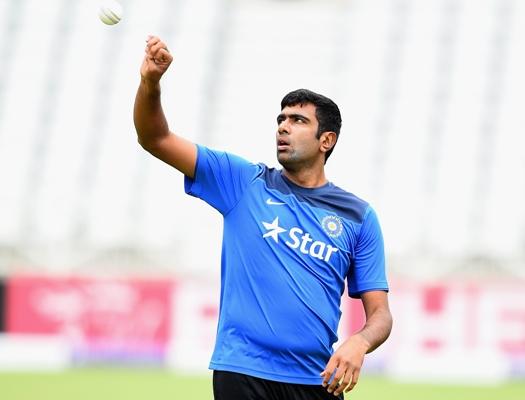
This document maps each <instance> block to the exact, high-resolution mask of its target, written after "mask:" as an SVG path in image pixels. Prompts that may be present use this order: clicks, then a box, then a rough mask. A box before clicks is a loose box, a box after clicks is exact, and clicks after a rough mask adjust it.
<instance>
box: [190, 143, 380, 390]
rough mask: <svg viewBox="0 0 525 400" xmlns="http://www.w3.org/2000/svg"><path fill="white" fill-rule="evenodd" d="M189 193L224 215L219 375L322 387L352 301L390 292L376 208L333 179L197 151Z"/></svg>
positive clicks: (217, 352) (215, 355)
mask: <svg viewBox="0 0 525 400" xmlns="http://www.w3.org/2000/svg"><path fill="white" fill-rule="evenodd" d="M185 189H186V192H187V193H189V194H191V195H193V196H196V197H199V198H201V199H202V200H204V201H206V202H207V203H208V204H210V205H211V206H213V207H214V208H215V209H217V210H218V211H219V212H220V213H221V214H222V215H223V217H224V231H223V244H222V261H221V296H220V310H219V322H218V330H217V339H216V343H215V349H214V352H213V356H212V359H211V363H210V368H211V369H216V370H225V371H233V372H239V373H243V374H247V375H252V376H256V377H259V378H264V379H269V380H275V381H280V382H288V383H301V384H320V383H321V382H322V378H321V377H320V376H319V374H320V373H321V372H322V371H323V370H324V368H325V366H326V363H327V362H328V359H329V358H330V356H331V354H332V352H333V349H332V345H333V344H334V342H336V341H337V327H338V323H339V319H340V316H341V311H340V302H341V296H342V294H343V292H344V288H345V281H346V282H347V285H348V292H349V294H350V296H353V297H359V296H360V294H361V293H363V292H366V291H370V290H388V285H387V280H386V277H385V267H384V250H383V239H382V235H381V230H380V227H379V224H378V221H377V217H376V214H375V212H374V211H373V210H372V208H371V207H370V206H369V205H368V204H367V203H366V202H364V201H363V200H361V199H359V198H357V197H356V196H354V195H352V194H350V193H348V192H346V191H344V190H342V189H340V188H338V187H337V186H335V185H333V184H332V183H327V184H326V185H324V186H322V187H318V188H314V189H309V188H303V187H300V186H297V185H295V184H294V183H292V182H291V181H290V180H288V179H287V178H286V177H285V176H284V175H283V173H282V170H276V169H273V168H268V167H267V166H265V165H263V164H252V163H250V162H248V161H246V160H244V159H242V158H240V157H238V156H235V155H232V154H229V153H225V152H218V151H213V150H210V149H208V148H206V147H202V146H198V151H197V165H196V170H195V176H194V178H193V179H190V178H188V177H186V179H185Z"/></svg>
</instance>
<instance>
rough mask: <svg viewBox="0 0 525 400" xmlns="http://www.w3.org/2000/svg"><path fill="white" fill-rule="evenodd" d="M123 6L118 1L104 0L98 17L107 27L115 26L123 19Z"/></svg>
mask: <svg viewBox="0 0 525 400" xmlns="http://www.w3.org/2000/svg"><path fill="white" fill-rule="evenodd" d="M123 13H124V10H123V9H122V4H120V3H119V2H118V1H116V0H104V1H102V2H101V4H100V7H99V9H98V17H99V18H100V20H101V21H102V22H104V23H105V24H106V25H115V24H118V23H119V22H120V20H121V19H122V14H123Z"/></svg>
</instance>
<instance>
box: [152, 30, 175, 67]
mask: <svg viewBox="0 0 525 400" xmlns="http://www.w3.org/2000/svg"><path fill="white" fill-rule="evenodd" d="M146 55H147V57H148V58H149V59H150V60H153V61H154V62H155V63H156V64H159V63H169V62H171V61H172V60H173V56H172V55H171V54H170V52H169V50H168V47H167V46H166V44H165V43H164V42H163V41H162V40H160V39H159V38H158V37H157V36H148V40H147V44H146Z"/></svg>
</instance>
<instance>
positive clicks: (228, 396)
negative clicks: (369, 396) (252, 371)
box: [213, 371, 344, 400]
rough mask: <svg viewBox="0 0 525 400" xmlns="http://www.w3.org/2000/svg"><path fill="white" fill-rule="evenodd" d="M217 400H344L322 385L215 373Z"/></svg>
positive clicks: (341, 395) (214, 393)
mask: <svg viewBox="0 0 525 400" xmlns="http://www.w3.org/2000/svg"><path fill="white" fill-rule="evenodd" d="M213 397H214V399H215V400H336V399H340V400H343V399H344V396H343V394H342V393H341V394H340V395H339V396H334V395H333V394H332V393H328V392H327V391H326V388H324V387H323V386H321V385H302V384H295V383H283V382H275V381H269V380H266V379H261V378H255V377H253V376H249V375H243V374H238V373H236V372H227V371H213Z"/></svg>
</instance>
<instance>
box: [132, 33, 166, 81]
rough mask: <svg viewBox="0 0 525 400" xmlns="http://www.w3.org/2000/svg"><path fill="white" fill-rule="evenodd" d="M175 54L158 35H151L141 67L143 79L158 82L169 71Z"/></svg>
mask: <svg viewBox="0 0 525 400" xmlns="http://www.w3.org/2000/svg"><path fill="white" fill-rule="evenodd" d="M172 61H173V56H172V55H171V54H170V52H169V51H168V47H167V46H166V44H165V43H164V42H163V41H162V40H160V38H158V37H157V36H149V37H148V40H147V44H146V55H145V56H144V61H143V62H142V66H141V67H140V75H141V76H142V79H144V80H145V81H148V82H152V83H157V82H159V81H160V78H161V77H162V75H164V73H165V72H166V71H167V69H168V67H169V66H170V64H171V62H172Z"/></svg>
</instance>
